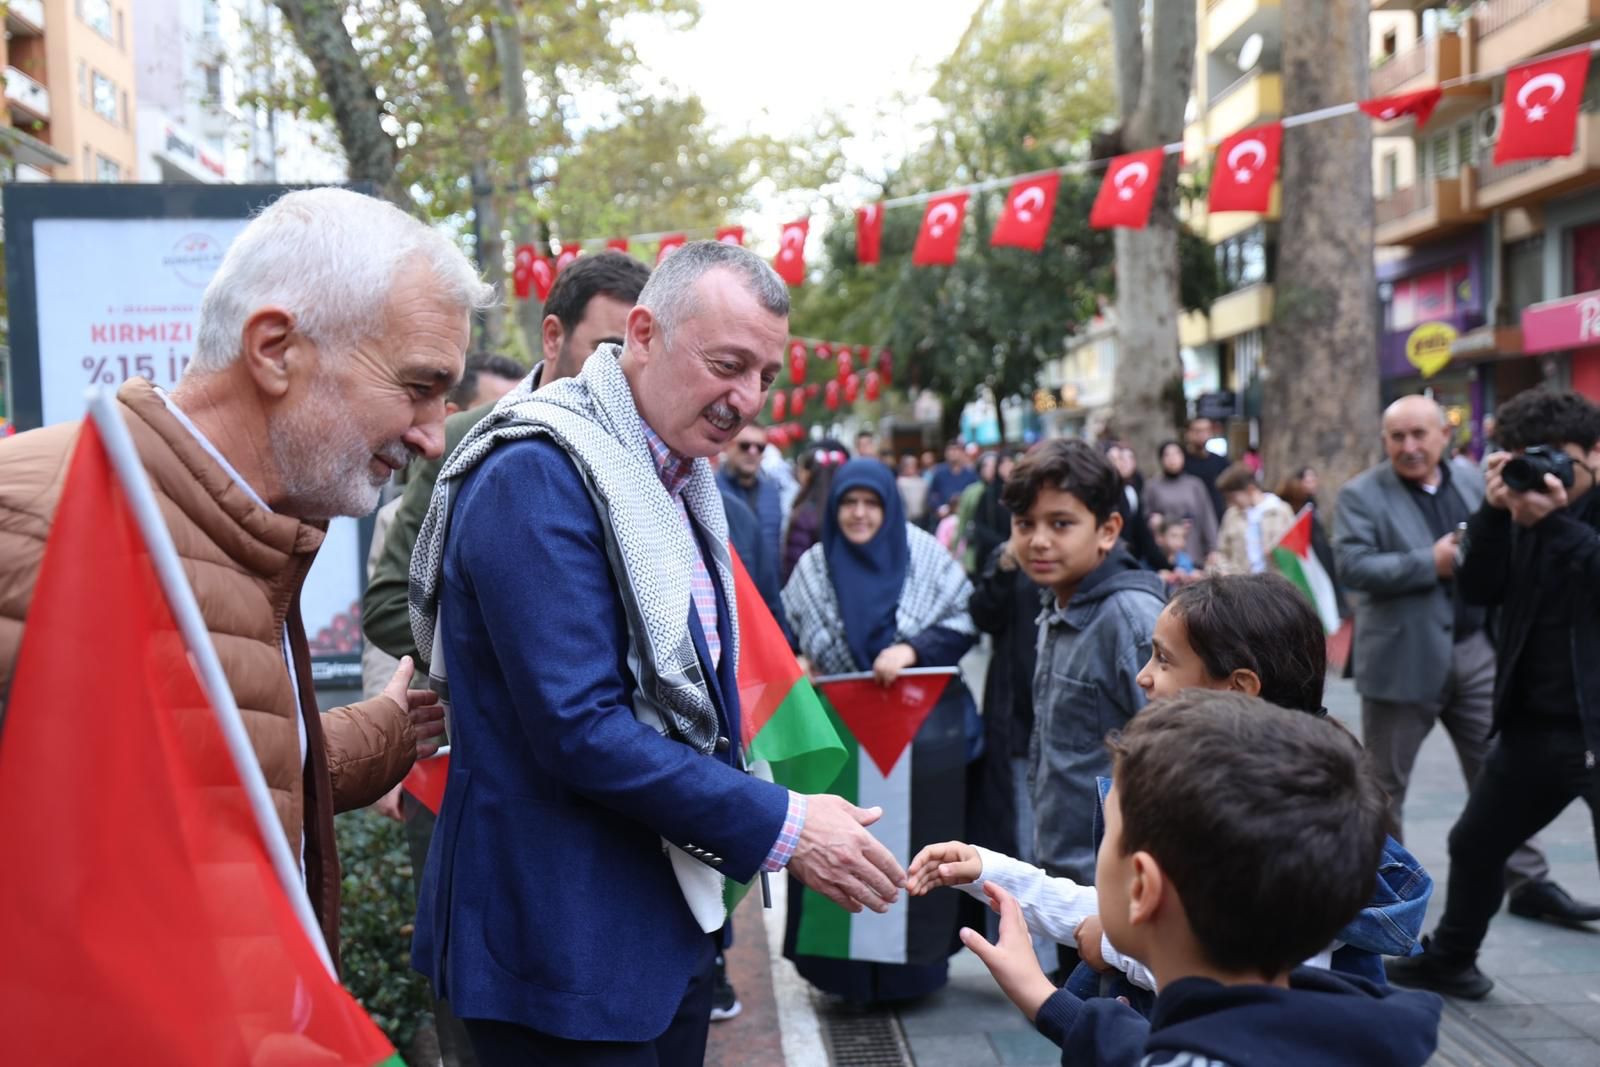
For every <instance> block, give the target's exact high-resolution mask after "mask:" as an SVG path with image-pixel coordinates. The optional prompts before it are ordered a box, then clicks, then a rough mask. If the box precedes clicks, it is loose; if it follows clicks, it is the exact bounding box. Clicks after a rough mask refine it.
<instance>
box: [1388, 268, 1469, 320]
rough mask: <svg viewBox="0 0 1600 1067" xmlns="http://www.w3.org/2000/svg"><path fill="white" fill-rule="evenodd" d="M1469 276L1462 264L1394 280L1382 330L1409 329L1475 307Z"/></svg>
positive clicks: (1447, 317)
mask: <svg viewBox="0 0 1600 1067" xmlns="http://www.w3.org/2000/svg"><path fill="white" fill-rule="evenodd" d="M1476 303H1477V301H1476V300H1475V299H1474V294H1473V292H1472V275H1471V273H1470V272H1469V271H1468V269H1467V265H1466V264H1465V263H1456V264H1452V265H1451V266H1449V267H1446V268H1444V269H1443V270H1435V271H1429V272H1428V273H1426V274H1418V275H1416V276H1415V277H1411V278H1402V279H1400V280H1399V281H1397V282H1395V283H1394V293H1393V295H1392V296H1391V297H1390V298H1389V303H1388V304H1387V305H1386V306H1385V307H1384V329H1386V330H1390V331H1399V330H1410V329H1412V328H1413V327H1416V326H1420V325H1421V324H1422V323H1424V322H1440V321H1442V320H1445V319H1449V318H1452V317H1454V316H1455V315H1456V314H1457V313H1458V312H1461V311H1464V310H1466V309H1467V308H1470V307H1473V306H1476Z"/></svg>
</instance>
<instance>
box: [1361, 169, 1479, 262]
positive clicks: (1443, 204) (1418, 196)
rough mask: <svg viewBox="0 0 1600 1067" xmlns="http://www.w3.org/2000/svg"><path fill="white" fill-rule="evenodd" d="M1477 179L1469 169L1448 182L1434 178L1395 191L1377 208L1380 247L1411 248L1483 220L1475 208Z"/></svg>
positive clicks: (1375, 238)
mask: <svg viewBox="0 0 1600 1067" xmlns="http://www.w3.org/2000/svg"><path fill="white" fill-rule="evenodd" d="M1476 179H1477V175H1476V174H1475V173H1474V171H1473V169H1472V168H1471V167H1463V168H1462V169H1461V173H1460V174H1459V175H1457V176H1455V177H1450V178H1435V179H1433V180H1431V181H1423V182H1418V183H1417V184H1415V185H1411V186H1408V187H1406V188H1404V189H1396V190H1395V191H1394V192H1392V193H1390V194H1389V195H1388V196H1385V197H1381V198H1380V199H1379V200H1378V202H1377V204H1376V209H1377V211H1376V215H1377V229H1376V230H1375V232H1374V234H1373V238H1374V242H1375V243H1376V244H1379V245H1411V244H1422V243H1424V242H1427V241H1433V240H1436V239H1438V238H1440V237H1445V236H1448V235H1449V234H1451V233H1453V232H1455V231H1456V230H1459V229H1463V228H1465V227H1467V226H1470V225H1471V224H1473V223H1475V222H1478V221H1480V220H1482V218H1483V217H1484V213H1483V212H1482V211H1479V210H1477V207H1476V205H1475V204H1474V202H1473V200H1474V189H1475V188H1476Z"/></svg>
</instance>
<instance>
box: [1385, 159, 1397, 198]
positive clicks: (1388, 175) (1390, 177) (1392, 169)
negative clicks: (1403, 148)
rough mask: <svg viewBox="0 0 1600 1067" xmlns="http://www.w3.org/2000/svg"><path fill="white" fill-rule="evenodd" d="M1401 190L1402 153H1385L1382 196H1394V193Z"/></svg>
mask: <svg viewBox="0 0 1600 1067" xmlns="http://www.w3.org/2000/svg"><path fill="white" fill-rule="evenodd" d="M1398 188H1400V153H1398V152H1385V153H1384V154H1383V186H1382V188H1381V195H1383V196H1393V195H1394V191H1395V190H1396V189H1398Z"/></svg>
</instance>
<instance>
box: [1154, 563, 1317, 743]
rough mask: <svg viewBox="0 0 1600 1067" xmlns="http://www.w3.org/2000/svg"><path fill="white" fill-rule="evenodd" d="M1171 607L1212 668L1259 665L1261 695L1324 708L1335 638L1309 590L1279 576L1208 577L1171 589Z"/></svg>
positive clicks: (1217, 672)
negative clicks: (1331, 644) (1330, 650)
mask: <svg viewBox="0 0 1600 1067" xmlns="http://www.w3.org/2000/svg"><path fill="white" fill-rule="evenodd" d="M1167 610H1169V611H1171V612H1172V613H1173V615H1175V616H1177V618H1178V621H1179V622H1181V623H1183V628H1184V630H1185V631H1186V632H1187V634H1188V636H1189V647H1190V648H1192V649H1194V652H1195V655H1197V656H1199V657H1200V662H1201V664H1202V665H1203V666H1204V667H1205V669H1206V673H1207V674H1209V675H1210V676H1211V677H1212V678H1215V679H1218V680H1221V679H1224V678H1227V677H1228V676H1229V675H1231V674H1232V673H1233V672H1234V671H1237V670H1247V671H1254V672H1255V675H1256V677H1258V678H1260V679H1261V699H1262V700H1265V701H1268V702H1270V703H1273V704H1276V705H1278V706H1279V707H1281V708H1288V709H1289V710H1291V711H1309V712H1312V713H1315V714H1321V713H1322V687H1323V684H1324V682H1326V680H1327V677H1328V639H1327V635H1326V634H1324V633H1323V630H1322V620H1321V619H1320V618H1318V617H1317V612H1316V609H1315V608H1313V607H1312V606H1311V603H1310V601H1308V600H1306V598H1305V596H1304V594H1302V593H1301V592H1300V590H1298V589H1296V588H1295V587H1294V586H1293V585H1291V584H1289V581H1288V580H1287V579H1285V578H1283V577H1282V576H1280V575H1276V574H1238V575H1230V576H1227V577H1221V578H1207V579H1205V580H1204V581H1201V582H1196V583H1195V584H1194V585H1187V586H1184V587H1183V588H1182V589H1180V590H1178V591H1177V592H1176V593H1174V594H1173V595H1172V599H1171V600H1170V601H1168V604H1167Z"/></svg>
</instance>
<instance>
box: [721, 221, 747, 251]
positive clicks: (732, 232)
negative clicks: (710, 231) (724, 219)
mask: <svg viewBox="0 0 1600 1067" xmlns="http://www.w3.org/2000/svg"><path fill="white" fill-rule="evenodd" d="M717 240H719V241H721V242H722V243H723V244H725V245H738V246H739V247H741V248H743V247H744V227H743V226H724V227H722V229H720V230H718V231H717Z"/></svg>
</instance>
